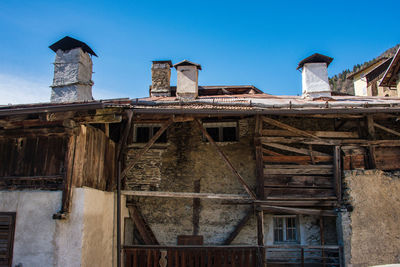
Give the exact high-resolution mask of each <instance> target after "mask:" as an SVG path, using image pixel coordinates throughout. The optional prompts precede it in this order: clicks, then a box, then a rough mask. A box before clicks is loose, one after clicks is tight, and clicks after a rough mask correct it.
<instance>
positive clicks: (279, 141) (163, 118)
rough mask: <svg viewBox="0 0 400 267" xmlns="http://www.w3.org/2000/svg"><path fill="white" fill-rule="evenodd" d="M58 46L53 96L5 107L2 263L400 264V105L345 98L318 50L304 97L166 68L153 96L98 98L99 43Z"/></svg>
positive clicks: (182, 67) (155, 79) (0, 114)
mask: <svg viewBox="0 0 400 267" xmlns="http://www.w3.org/2000/svg"><path fill="white" fill-rule="evenodd" d="M51 48H52V49H53V50H54V51H55V52H56V64H55V75H54V81H53V86H52V93H51V100H52V102H50V103H44V104H31V105H17V106H3V107H0V158H1V162H2V164H1V166H0V222H1V224H0V226H1V228H0V231H1V232H0V238H1V243H0V244H4V245H2V247H1V248H2V249H1V250H0V253H1V254H0V256H1V257H0V265H4V266H15V265H17V264H22V265H23V266H121V265H122V266H128V267H131V266H133V267H139V266H160V267H165V266H167V267H168V266H176V267H178V266H179V267H181V266H263V265H265V264H267V265H268V266H285V265H288V264H294V265H299V266H301V265H303V266H304V265H306V266H346V265H350V264H353V265H360V266H363V265H367V264H370V265H371V264H383V263H394V262H397V261H399V255H400V242H399V241H398V240H399V236H400V230H399V229H398V227H397V222H398V217H399V216H400V209H399V208H398V207H400V205H398V204H400V203H399V202H400V200H399V199H400V198H399V197H398V196H399V195H398V192H399V190H398V189H400V180H399V179H398V173H397V172H396V170H399V169H400V161H399V160H398V158H399V156H400V141H399V136H400V125H399V123H398V117H399V112H400V99H398V98H387V97H386V98H385V97H378V96H375V97H358V96H333V95H331V92H330V89H329V84H328V76H327V68H328V65H329V64H330V63H331V61H332V60H333V59H332V58H330V57H327V56H324V55H320V54H314V55H312V56H310V57H308V58H306V59H305V60H303V61H301V62H300V63H299V66H298V68H299V69H301V71H302V79H303V88H302V92H303V94H302V96H274V95H269V94H266V93H264V92H262V91H261V90H260V89H258V88H256V87H254V86H251V85H245V86H242V85H241V86H200V85H199V76H200V74H201V73H200V71H203V70H202V66H201V65H200V64H197V63H193V62H190V61H188V60H184V61H182V62H179V63H177V64H175V65H173V64H172V62H171V61H169V60H163V61H153V64H152V67H151V73H152V85H151V86H150V90H149V96H148V97H144V98H139V99H113V100H100V101H98V100H93V99H92V96H91V90H92V88H91V85H92V84H93V82H92V81H91V66H92V63H91V56H90V55H95V53H94V52H93V50H92V49H90V47H88V46H87V45H86V44H84V43H82V42H79V41H77V40H74V39H72V38H66V39H63V40H60V41H59V42H57V43H56V44H54V45H52V46H51ZM393 64H394V63H393ZM173 67H174V68H175V69H176V75H177V85H176V86H171V84H170V77H171V70H172V68H173ZM204 71H206V70H204ZM63 75H64V76H66V77H64V78H63ZM371 229H374V231H371ZM366 252H367V253H366Z"/></svg>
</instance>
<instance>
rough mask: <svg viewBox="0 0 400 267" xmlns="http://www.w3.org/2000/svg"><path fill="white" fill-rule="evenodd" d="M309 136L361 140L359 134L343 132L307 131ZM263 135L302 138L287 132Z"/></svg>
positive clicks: (263, 133)
mask: <svg viewBox="0 0 400 267" xmlns="http://www.w3.org/2000/svg"><path fill="white" fill-rule="evenodd" d="M306 132H307V133H309V134H312V135H315V136H318V137H322V138H359V135H358V133H357V132H343V131H306ZM262 135H264V136H285V137H295V136H302V135H300V134H297V133H293V132H290V131H285V130H270V129H268V130H263V131H262Z"/></svg>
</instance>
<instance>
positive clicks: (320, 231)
mask: <svg viewBox="0 0 400 267" xmlns="http://www.w3.org/2000/svg"><path fill="white" fill-rule="evenodd" d="M319 236H320V240H321V247H322V248H321V256H322V265H323V266H325V264H326V261H325V251H324V246H325V238H324V217H322V216H321V217H319Z"/></svg>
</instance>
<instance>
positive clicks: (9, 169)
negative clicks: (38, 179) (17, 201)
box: [0, 136, 68, 177]
mask: <svg viewBox="0 0 400 267" xmlns="http://www.w3.org/2000/svg"><path fill="white" fill-rule="evenodd" d="M67 140H68V139H67V138H66V137H62V136H38V137H21V138H7V139H0V152H1V153H0V162H1V164H0V177H6V176H51V175H59V174H61V173H63V170H64V157H65V151H66V149H67Z"/></svg>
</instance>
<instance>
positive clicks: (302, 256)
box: [124, 245, 343, 267]
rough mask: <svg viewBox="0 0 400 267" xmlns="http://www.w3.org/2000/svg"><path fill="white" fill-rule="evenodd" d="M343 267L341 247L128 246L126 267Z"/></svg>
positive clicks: (125, 248)
mask: <svg viewBox="0 0 400 267" xmlns="http://www.w3.org/2000/svg"><path fill="white" fill-rule="evenodd" d="M263 252H265V254H264V255H265V257H266V262H267V265H268V266H279V267H281V266H343V263H342V260H341V258H342V253H341V247H339V246H300V245H291V246H285V245H279V246H265V247H256V246H125V247H124V254H125V266H126V267H249V266H256V267H257V266H262V260H261V257H262V255H263Z"/></svg>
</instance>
